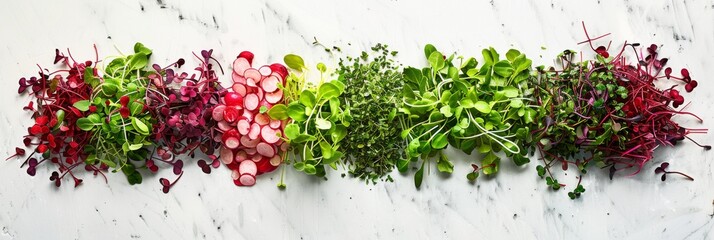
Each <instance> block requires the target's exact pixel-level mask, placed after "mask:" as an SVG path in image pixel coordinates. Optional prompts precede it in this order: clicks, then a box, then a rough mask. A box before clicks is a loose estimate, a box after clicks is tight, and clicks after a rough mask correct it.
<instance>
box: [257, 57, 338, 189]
mask: <svg viewBox="0 0 714 240" xmlns="http://www.w3.org/2000/svg"><path fill="white" fill-rule="evenodd" d="M284 61H285V63H286V65H287V66H288V67H290V68H291V69H293V70H294V71H293V72H292V73H291V74H290V75H288V77H287V79H286V86H285V90H284V92H285V98H286V104H287V105H282V104H279V105H276V106H274V107H273V109H271V111H269V112H268V113H269V114H270V116H271V117H272V118H276V119H283V118H287V117H289V118H290V120H291V122H290V123H289V124H287V125H286V126H285V137H286V138H287V141H288V143H289V144H290V147H291V149H292V153H293V154H290V155H288V157H286V162H289V163H292V165H293V168H295V169H296V170H298V171H301V172H304V173H305V174H308V175H314V176H317V177H322V178H324V177H325V174H326V168H325V166H329V167H331V168H332V169H337V165H338V164H341V163H342V162H341V161H340V160H341V159H342V157H343V155H344V154H343V151H341V149H340V145H341V143H342V140H344V138H345V136H346V135H347V128H348V127H349V125H350V120H351V119H352V117H351V115H350V111H349V108H347V107H346V106H344V105H343V103H342V102H341V101H340V96H341V95H342V93H343V91H344V90H345V86H344V84H343V83H342V82H340V81H336V80H333V81H327V80H326V77H328V74H326V73H325V72H326V71H327V69H326V67H325V66H324V64H318V68H317V69H318V71H319V72H320V80H319V81H318V82H317V83H313V82H309V80H308V79H307V78H308V76H309V70H308V68H307V67H305V65H304V64H305V63H304V60H303V59H302V58H301V57H300V56H297V55H294V54H289V55H287V56H285V58H284ZM320 66H321V67H320ZM276 109H283V110H281V111H275V110H276ZM281 184H282V186H284V184H283V183H282V177H281Z"/></svg>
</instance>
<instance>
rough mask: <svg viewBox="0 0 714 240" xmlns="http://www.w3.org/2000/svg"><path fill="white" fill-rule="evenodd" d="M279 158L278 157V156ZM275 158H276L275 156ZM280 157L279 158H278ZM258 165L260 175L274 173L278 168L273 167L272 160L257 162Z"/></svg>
mask: <svg viewBox="0 0 714 240" xmlns="http://www.w3.org/2000/svg"><path fill="white" fill-rule="evenodd" d="M276 156H277V155H276ZM274 157H275V156H274ZM278 157H279V156H278ZM256 165H258V173H259V174H263V173H267V172H272V171H274V170H275V169H277V168H278V167H277V166H273V164H271V163H270V160H268V159H266V160H264V161H260V162H257V163H256Z"/></svg>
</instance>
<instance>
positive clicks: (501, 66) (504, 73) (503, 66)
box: [493, 60, 514, 77]
mask: <svg viewBox="0 0 714 240" xmlns="http://www.w3.org/2000/svg"><path fill="white" fill-rule="evenodd" d="M513 71H514V69H513V66H511V63H509V62H508V61H506V60H503V61H500V62H497V63H496V64H495V65H494V66H493V72H494V73H496V74H498V75H499V76H501V77H510V76H511V74H513Z"/></svg>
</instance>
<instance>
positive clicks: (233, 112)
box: [223, 106, 243, 124]
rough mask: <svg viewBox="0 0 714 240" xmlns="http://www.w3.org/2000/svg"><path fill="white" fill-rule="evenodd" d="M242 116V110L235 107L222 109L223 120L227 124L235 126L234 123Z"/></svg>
mask: <svg viewBox="0 0 714 240" xmlns="http://www.w3.org/2000/svg"><path fill="white" fill-rule="evenodd" d="M241 115H243V109H242V108H241V107H237V106H230V107H226V108H225V109H223V120H225V121H226V122H228V123H232V124H235V122H236V121H237V120H238V118H240V116H241Z"/></svg>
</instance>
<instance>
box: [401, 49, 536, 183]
mask: <svg viewBox="0 0 714 240" xmlns="http://www.w3.org/2000/svg"><path fill="white" fill-rule="evenodd" d="M424 53H425V56H426V58H427V60H428V62H429V67H426V68H423V69H417V68H412V67H409V68H406V69H404V76H405V79H406V84H405V86H404V90H403V91H402V95H403V99H402V102H403V106H402V107H401V108H399V111H400V112H401V113H402V114H404V115H405V116H407V118H408V124H407V125H406V126H405V127H404V129H405V130H403V132H402V137H403V138H405V139H406V140H407V141H409V144H408V145H407V156H408V159H409V161H402V162H400V164H399V169H400V170H401V171H406V170H407V166H408V165H409V162H410V161H411V162H416V161H418V160H419V159H420V158H421V159H422V161H428V159H430V158H432V157H434V156H436V155H439V158H438V160H437V168H438V170H439V171H441V172H445V173H451V172H452V168H451V167H448V166H452V164H451V163H450V162H449V160H448V159H447V158H446V156H445V155H444V154H441V150H442V149H444V148H446V146H447V145H449V144H451V145H453V146H454V147H456V148H458V149H460V150H462V151H464V152H465V153H467V154H471V152H473V151H474V150H477V151H478V152H479V153H481V154H483V158H482V160H481V163H482V165H483V166H482V167H481V168H478V166H477V165H474V171H473V172H471V173H469V174H468V175H467V178H468V179H469V180H475V179H476V177H478V176H479V174H478V172H483V173H484V174H485V175H493V174H495V173H496V172H498V169H499V165H500V160H501V157H500V154H501V152H503V153H504V154H505V155H506V156H507V157H510V158H511V159H513V161H514V162H515V163H516V164H517V165H523V164H525V163H528V162H529V160H528V157H527V153H528V149H526V147H527V146H528V144H529V143H530V142H531V141H532V138H531V136H530V134H529V132H530V130H531V129H532V128H533V126H535V122H536V121H537V119H539V117H540V116H541V115H542V113H541V111H538V108H537V106H535V105H534V103H533V97H532V93H533V88H532V87H531V86H529V81H528V80H529V79H530V77H531V75H530V69H531V60H530V59H528V58H526V56H525V55H524V54H522V53H520V52H519V51H517V50H514V49H511V50H509V51H508V52H507V53H506V59H503V60H500V55H499V54H498V52H496V50H495V49H493V48H489V49H484V50H483V51H482V55H483V64H482V65H481V66H480V67H479V66H478V64H479V63H478V61H477V60H476V59H475V58H472V57H469V58H466V57H462V56H459V57H456V55H455V54H452V55H450V56H449V57H446V56H445V55H443V54H442V53H441V52H439V51H438V50H437V49H436V48H435V47H434V46H432V45H426V47H425V48H424ZM425 165H426V164H423V163H422V164H421V166H422V167H421V169H420V170H419V171H422V169H423V167H424V166H425ZM420 184H421V179H420V178H415V185H416V186H417V187H419V186H420Z"/></svg>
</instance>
